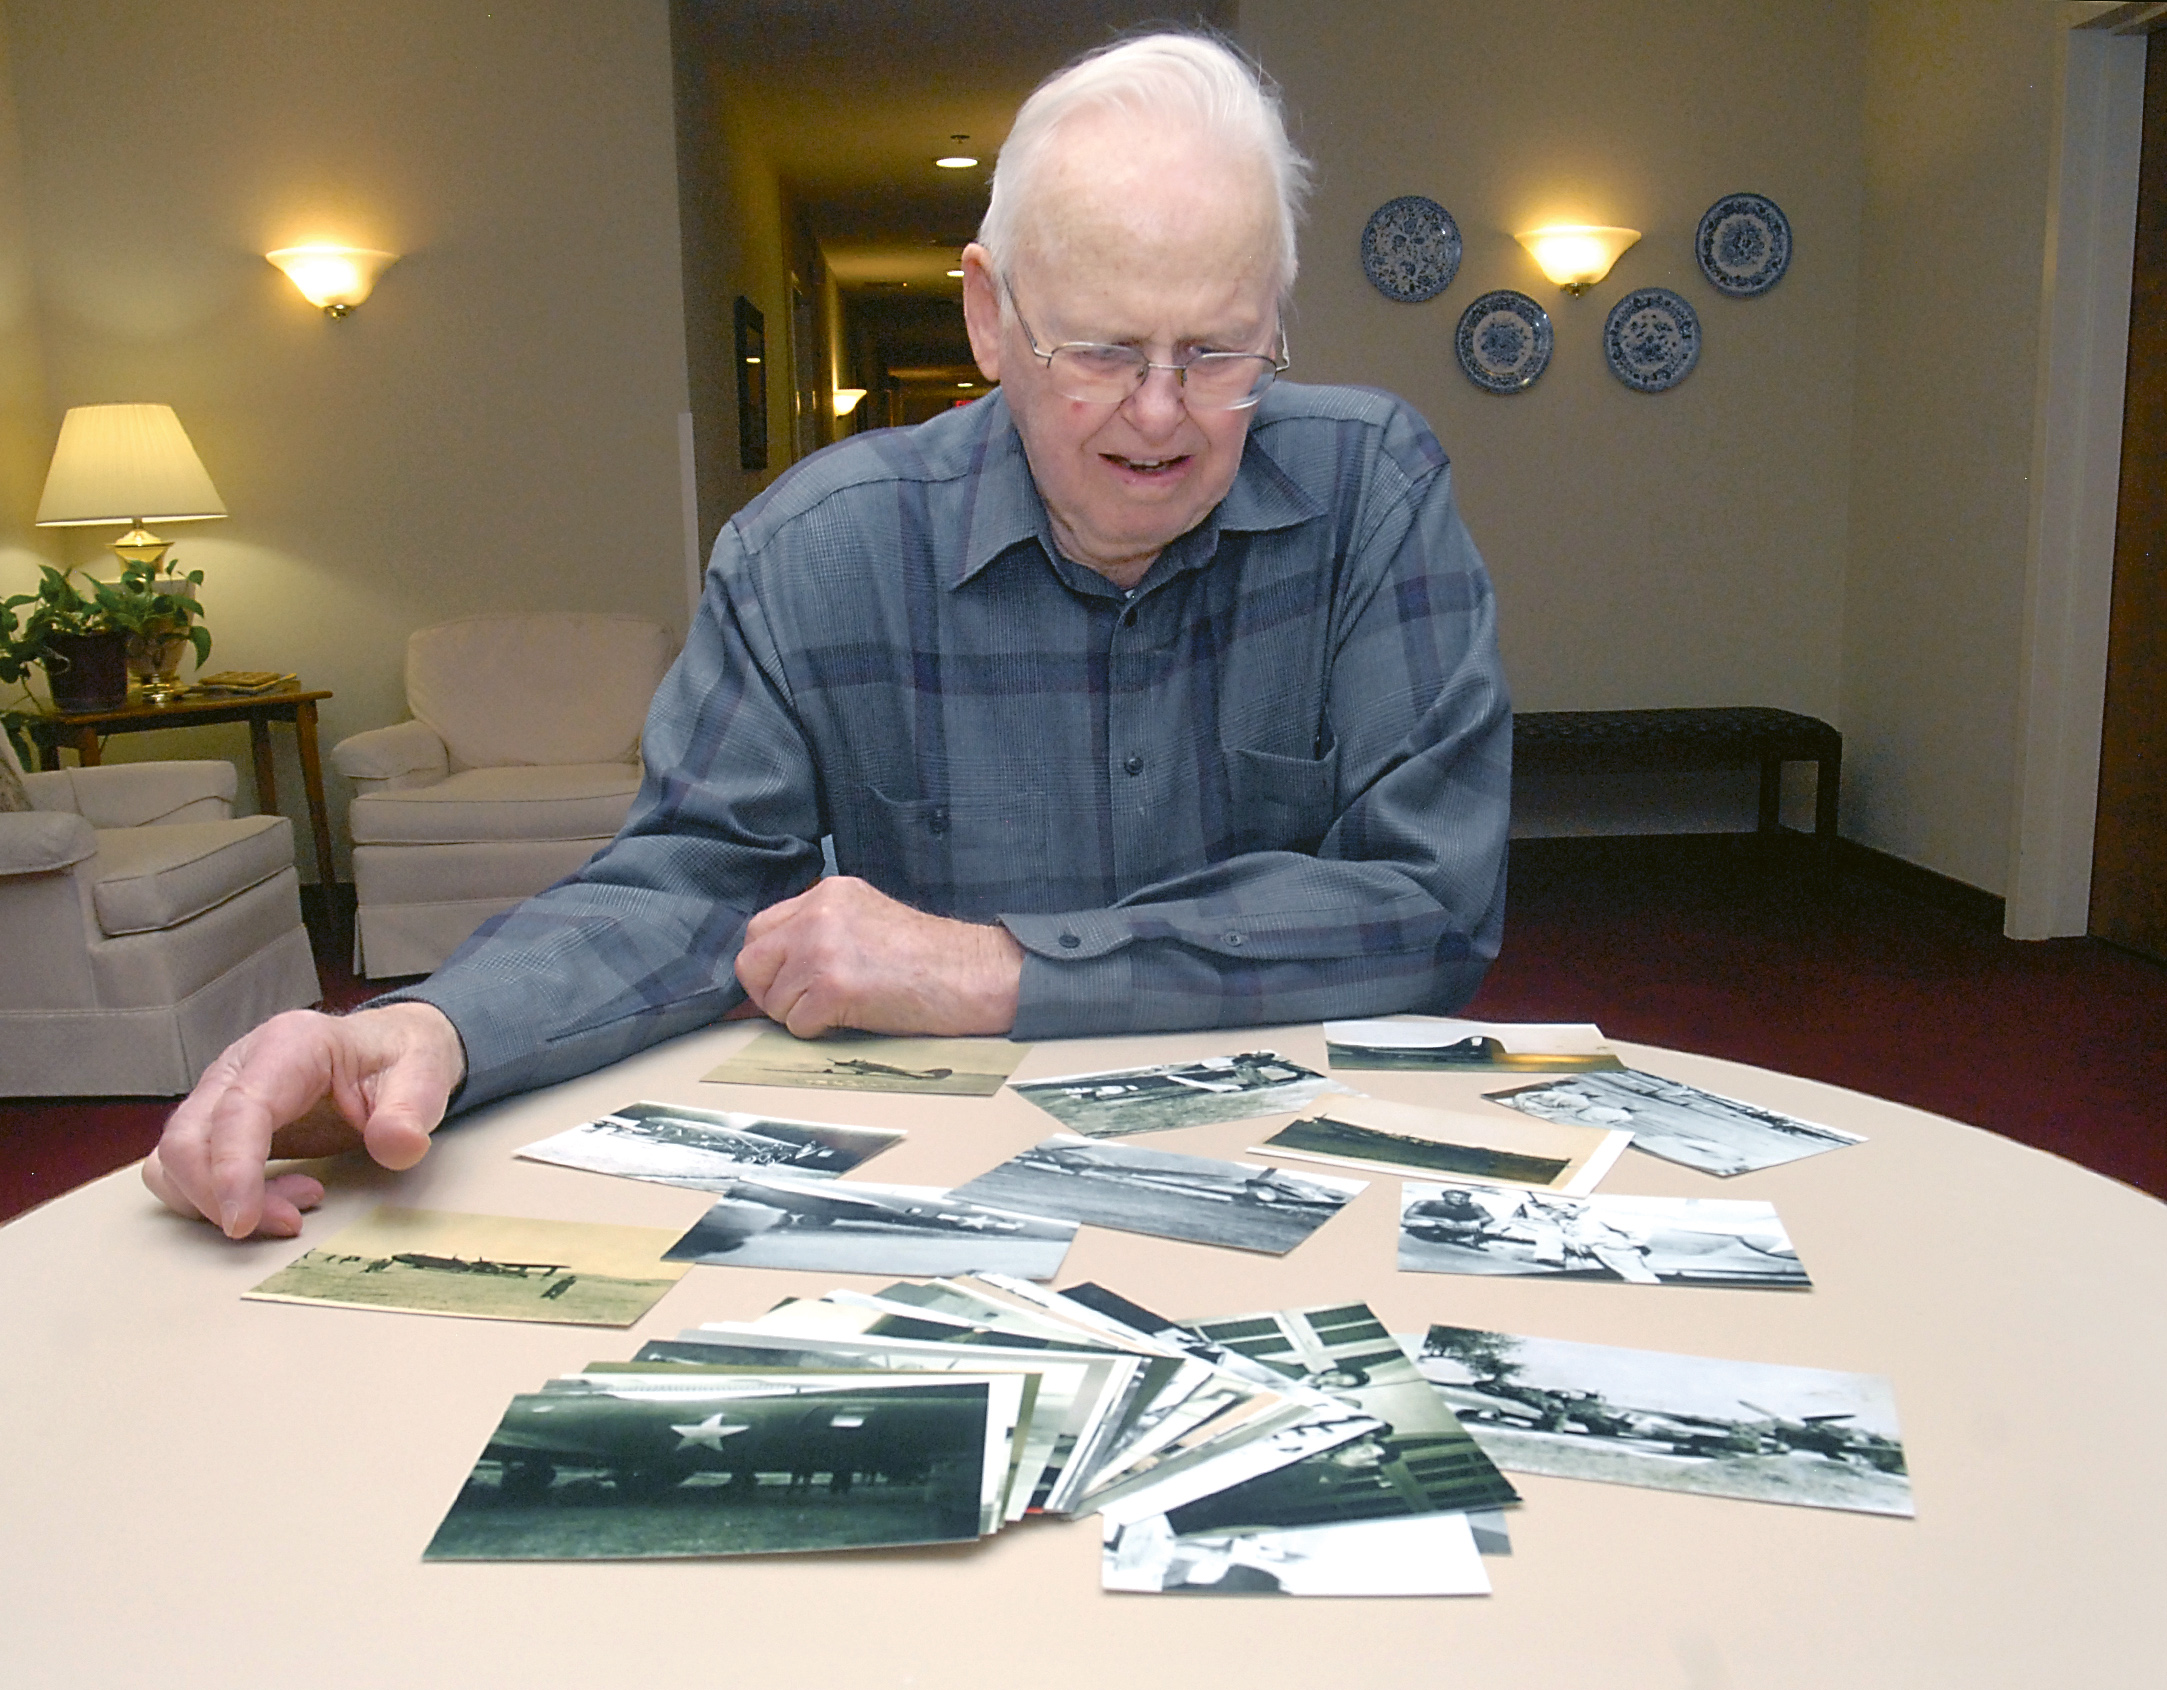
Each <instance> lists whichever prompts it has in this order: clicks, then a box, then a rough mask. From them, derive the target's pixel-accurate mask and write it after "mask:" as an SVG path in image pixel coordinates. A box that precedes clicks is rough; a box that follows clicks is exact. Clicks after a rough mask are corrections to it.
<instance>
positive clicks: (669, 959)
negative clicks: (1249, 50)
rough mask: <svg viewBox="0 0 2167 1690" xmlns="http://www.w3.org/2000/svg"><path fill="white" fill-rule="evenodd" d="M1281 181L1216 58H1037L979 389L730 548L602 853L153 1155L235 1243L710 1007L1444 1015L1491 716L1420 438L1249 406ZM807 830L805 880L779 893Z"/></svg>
mask: <svg viewBox="0 0 2167 1690" xmlns="http://www.w3.org/2000/svg"><path fill="white" fill-rule="evenodd" d="M1306 168H1307V167H1306V165H1305V164H1304V163H1303V161H1302V160H1301V159H1300V157H1299V156H1298V155H1297V154H1296V153H1295V152H1294V150H1293V148H1292V146H1291V145H1290V143H1289V142H1288V140H1287V137H1286V132H1285V128H1284V126H1283V124H1282V122H1281V119H1280V115H1279V111H1278V108H1277V105H1276V103H1275V101H1274V99H1273V97H1272V95H1271V94H1270V93H1269V92H1268V91H1267V90H1265V89H1264V88H1262V87H1260V85H1259V82H1258V79H1257V78H1256V76H1255V74H1254V73H1253V72H1252V71H1251V70H1250V69H1249V67H1247V66H1246V65H1244V64H1243V63H1242V61H1241V60H1240V59H1238V58H1237V57H1236V56H1235V55H1233V54H1232V53H1230V52H1228V51H1227V50H1226V49H1225V48H1224V47H1222V46H1220V45H1218V44H1217V43H1216V42H1213V41H1210V40H1207V39H1204V38H1201V37H1194V36H1184V35H1161V36H1151V37H1145V38H1142V39H1138V40H1132V41H1130V42H1127V43H1125V44H1122V45H1119V46H1116V47H1114V48H1112V49H1110V50H1108V51H1105V52H1103V53H1100V54H1098V55H1095V56H1093V57H1091V58H1088V59H1086V60H1084V61H1082V62H1080V63H1079V64H1077V65H1075V66H1072V67H1070V68H1069V69H1068V70H1066V71H1064V72H1062V73H1061V74H1059V75H1058V76H1056V77H1054V78H1052V79H1051V80H1049V81H1048V82H1047V83H1045V84H1044V85H1043V86H1041V87H1040V89H1039V90H1038V91H1037V92H1036V93H1035V94H1033V95H1032V97H1031V99H1030V100H1029V101H1028V102H1027V103H1026V105H1025V106H1024V108H1023V110H1022V111H1021V112H1020V113H1019V114H1018V116H1017V121H1016V124H1015V127H1014V129H1013V130H1012V131H1011V133H1010V136H1009V138H1008V141H1007V143H1006V144H1005V145H1004V147H1003V148H1002V152H1001V157H1000V162H999V167H998V170H997V172H996V175H995V180H994V188H993V195H992V200H991V203H990V206H989V209H988V211H987V215H986V220H985V224H984V227H983V228H982V229H981V231H980V239H979V241H978V242H976V243H975V244H973V245H971V246H970V247H968V248H966V249H965V251H964V255H963V266H964V314H965V318H966V322H967V325H968V328H969V332H970V338H971V347H972V351H973V354H974V355H975V357H976V358H977V361H978V363H979V365H980V367H981V368H982V369H983V370H984V371H985V373H986V376H987V378H988V379H989V380H990V381H995V382H998V383H999V384H1000V385H999V388H998V390H997V391H996V392H995V393H994V394H992V395H991V396H989V397H988V398H986V399H984V400H982V401H980V402H979V403H977V404H975V405H972V406H969V407H967V408H964V409H960V410H957V411H954V412H951V413H949V414H947V415H945V416H943V417H940V418H938V419H936V420H935V421H933V422H930V423H927V424H925V425H923V426H922V427H919V428H916V429H911V430H899V431H892V432H887V433H879V434H872V435H867V436H862V437H860V438H857V439H854V440H851V441H848V442H845V443H844V444H842V445H839V446H837V447H835V448H832V449H831V450H829V451H826V452H823V453H820V454H818V455H817V456H815V457H813V458H811V459H809V460H807V461H806V462H805V463H803V464H801V465H799V466H798V467H797V468H796V469H794V470H793V471H792V472H791V474H789V475H788V476H786V477H785V478H784V479H783V480H782V481H780V482H778V483H777V484H776V485H775V486H774V487H773V488H771V489H769V490H768V492H766V493H765V494H763V495H762V496H761V497H760V498H758V499H756V500H754V501H753V503H752V504H751V505H749V506H748V507H746V509H745V510H743V511H742V512H740V513H739V514H738V516H737V517H736V518H735V519H734V520H733V521H732V522H731V523H730V524H729V525H728V526H727V527H726V528H725V529H724V530H723V532H722V535H721V537H720V538H719V539H718V541H717V542H716V546H715V553H714V558H713V562H712V564H711V566H710V568H709V570H708V576H707V585H706V593H705V596H704V598H703V601H702V603H701V607H700V612H699V615H698V617H697V619H696V621H695V624H694V627H693V629H692V631H691V634H690V636H689V637H688V639H687V642H686V647H685V651H684V654H683V656H682V657H681V658H680V660H679V662H678V664H677V667H676V668H675V670H674V671H673V672H672V674H671V676H670V678H669V679H668V680H667V681H666V682H665V683H664V685H663V687H662V690H661V692H660V693H659V695H658V696H657V697H656V700H655V703H654V708H653V712H652V714H651V716H650V717H649V720H648V725H647V733H646V738H645V754H646V759H647V771H646V778H645V781H644V783H643V785H642V787H641V791H640V795H639V799H638V801H637V802H636V803H635V805H634V807H633V810H632V814H631V816H630V818H629V819H628V821H627V822H626V824H625V827H624V831H623V832H622V833H620V834H619V835H618V837H617V838H616V839H615V840H614V841H613V842H612V843H611V844H610V845H609V846H608V847H607V848H606V849H605V850H603V851H602V852H601V853H600V854H599V855H597V856H596V858H595V859H594V860H593V861H592V862H591V863H590V864H589V865H588V866H587V867H586V868H585V869H583V870H581V871H580V872H579V873H578V874H576V875H574V876H573V877H572V878H571V879H569V880H567V881H565V882H564V883H562V884H560V885H558V886H555V887H552V888H551V889H550V890H548V891H546V892H544V893H542V894H541V895H540V896H538V897H536V898H534V899H531V900H530V901H529V902H527V903H526V904H524V905H522V906H521V907H520V908H519V909H517V910H515V911H513V912H511V914H509V915H508V916H506V917H504V918H502V919H501V920H499V921H498V922H496V923H494V924H492V925H491V926H489V927H486V928H484V929H483V931H482V932H481V933H479V934H477V935H476V936H475V937H474V938H473V939H471V940H470V941H469V942H468V943H467V944H466V945H465V946H464V947H463V948H462V949H461V950H460V951H459V952H458V953H457V954H456V955H454V956H453V957H452V959H451V960H450V961H449V962H448V963H447V964H446V965H445V966H444V968H443V969H441V970H440V971H439V972H438V973H437V974H436V975H434V976H432V977H431V978H430V979H429V980H427V981H426V982H424V983H422V984H421V985H419V986H416V987H413V988H410V989H408V990H405V991H401V992H397V993H394V994H392V995H391V997H390V998H389V999H388V1000H385V1001H383V1002H381V1003H380V1004H379V1005H377V1006H372V1007H370V1008H368V1009H365V1010H362V1011H360V1012H359V1013H357V1014H354V1015H352V1016H348V1017H346V1018H344V1019H333V1018H329V1017H325V1016H320V1015H314V1014H307V1013H297V1014H293V1015H287V1016H281V1017H279V1018H278V1019H276V1020H274V1021H271V1022H268V1023H266V1024H265V1025H264V1026H263V1027H261V1028H259V1029H257V1031H255V1032H254V1033H252V1034H250V1035H249V1036H248V1037H247V1038H245V1039H242V1040H241V1041H240V1042H239V1043H237V1044H236V1045H235V1046H234V1047H233V1048H232V1049H231V1050H229V1051H227V1052H226V1053H225V1054H224V1055H223V1056H222V1057H220V1058H219V1060H218V1061H217V1063H216V1064H214V1065H213V1067H212V1068H211V1070H210V1071H209V1072H208V1073H206V1074H205V1076H204V1078H203V1080H202V1082H201V1083H200V1084H199V1085H198V1087H197V1088H196V1091H195V1092H194V1094H193V1095H192V1096H190V1097H189V1098H188V1099H187V1100H186V1101H185V1102H183V1103H182V1105H181V1106H180V1107H179V1108H178V1109H177V1110H176V1111H175V1113H174V1115H173V1118H172V1121H171V1122H170V1123H169V1125H168V1127H167V1129H166V1135H165V1140H164V1142H163V1144H162V1145H161V1146H160V1149H159V1151H158V1153H157V1154H156V1155H155V1156H153V1157H152V1159H151V1160H150V1162H149V1163H147V1164H146V1168H145V1176H146V1178H147V1180H148V1181H149V1183H150V1185H151V1187H152V1189H153V1190H154V1191H156V1192H157V1193H158V1194H159V1196H160V1197H162V1198H164V1199H165V1200H166V1201H167V1202H168V1203H170V1204H171V1205H172V1206H173V1207H175V1208H176V1209H179V1210H181V1211H182V1212H184V1213H190V1214H201V1215H203V1216H205V1217H207V1218H209V1219H211V1220H213V1221H215V1222H216V1223H217V1224H218V1225H220V1226H221V1227H222V1228H223V1229H224V1230H225V1231H226V1232H227V1233H229V1234H230V1235H232V1236H234V1237H245V1236H247V1235H249V1234H250V1233H253V1232H257V1231H261V1232H265V1233H273V1234H280V1235H290V1234H292V1233H294V1232H295V1231H297V1230H298V1229H299V1227H300V1224H301V1211H302V1210H304V1209H306V1208H308V1207H310V1206H311V1205H312V1204H313V1203H314V1202H315V1201H316V1200H317V1199H318V1198H319V1197H320V1196H321V1189H320V1187H318V1186H317V1184H316V1183H315V1182H314V1181H313V1180H310V1179H307V1178H306V1177H304V1176H301V1175H298V1174H292V1173H287V1174H279V1175H273V1176H270V1177H268V1178H267V1162H268V1159H269V1158H270V1157H271V1156H273V1155H274V1154H276V1155H281V1156H291V1155H307V1154H317V1153H321V1152H323V1151H325V1150H327V1149H330V1148H333V1147H338V1146H344V1145H350V1144H352V1143H354V1142H356V1140H357V1138H358V1140H359V1141H360V1142H362V1143H365V1144H366V1146H367V1148H368V1149H369V1151H370V1153H371V1154H372V1155H374V1156H375V1157H376V1158H377V1159H378V1160H379V1161H381V1162H383V1163H385V1164H387V1165H389V1166H392V1167H405V1166H407V1165H409V1164H411V1163H412V1162H414V1161H416V1160H417V1159H418V1158H419V1157H420V1156H421V1154H422V1153H423V1151H424V1150H425V1149H426V1148H427V1144H428V1134H429V1132H430V1131H431V1130H432V1129H433V1128H434V1127H435V1125H436V1124H437V1122H438V1121H439V1120H440V1119H441V1118H442V1117H443V1115H444V1113H445V1111H446V1108H447V1105H448V1103H449V1102H450V1101H451V1100H452V1099H453V1097H454V1094H456V1100H457V1106H458V1107H460V1108H471V1107H473V1106H474V1105H476V1104H479V1103H483V1102H486V1101H488V1100H489V1099H491V1098H494V1097H498V1096H501V1095H503V1094H505V1093H507V1092H511V1091H515V1090H519V1089H522V1088H525V1087H530V1086H535V1085H541V1084H546V1083H549V1082H551V1081H555V1080H561V1079H564V1078H567V1077H569V1076H571V1075H574V1074H579V1073H583V1072H586V1071H587V1070H590V1069H593V1068H596V1067H598V1066H600V1065H602V1064H604V1063H607V1062H611V1061H614V1060H616V1059H618V1058H619V1057H622V1056H625V1055H627V1054H628V1053H630V1052H632V1051H634V1050H637V1049H639V1048H641V1047H642V1046H644V1045H647V1044H650V1043H652V1042H654V1041H655V1040H658V1039H662V1038H667V1037H669V1036H671V1035H673V1034H676V1033H681V1032H684V1031H686V1030H687V1029H689V1028H693V1027H698V1026H702V1025H705V1024H708V1023H710V1022H713V1021H715V1020H716V1019H718V1018H720V1017H722V1016H724V1015H725V1014H729V1013H733V1012H743V1013H750V1012H752V1011H754V1010H757V1011H759V1012H761V1013H764V1014H766V1015H768V1016H769V1017H771V1018H773V1019H774V1020H776V1021H779V1022H781V1023H783V1024H785V1025H786V1026H788V1027H789V1028H790V1030H791V1031H792V1032H795V1033H798V1034H801V1035H807V1036H810V1035H815V1034H818V1033H821V1032H823V1031H826V1030H827V1029H829V1028H835V1027H855V1028H861V1029H865V1030H867V1031H871V1032H885V1033H919V1034H965V1033H981V1034H983V1033H1011V1032H1012V1033H1013V1034H1014V1035H1015V1036H1016V1037H1018V1038H1051V1037H1060V1036H1063V1035H1068V1034H1082V1033H1117V1032H1132V1031H1144V1030H1169V1029H1177V1028H1188V1027H1209V1026H1231V1025H1243V1024H1248V1025H1255V1024H1262V1023H1271V1022H1285V1021H1296V1020H1310V1019H1316V1018H1318V1017H1320V1016H1325V1015H1369V1014H1376V1013H1384V1012H1389V1011H1393V1010H1404V1009H1428V1010H1447V1009H1451V1008H1453V1007H1455V1006H1457V1005H1458V1004H1459V1003H1461V1002H1462V1001H1464V999H1465V998H1466V997H1467V996H1468V995H1469V994H1470V993H1471V992H1472V991H1473V990H1474V988H1475V986H1476V984H1477V983H1478V981H1479V980H1480V978H1481V975H1482V971H1483V968H1484V966H1485V965H1486V963H1487V962H1488V960H1489V959H1490V957H1492V956H1494V955H1495V953H1496V948H1497V936H1498V930H1499V925H1500V918H1501V906H1502V900H1503V868H1502V858H1503V846H1504V837H1505V824H1506V806H1507V788H1508V780H1509V770H1508V758H1509V745H1510V719H1509V715H1508V710H1507V705H1506V701H1505V695H1504V688H1503V683H1502V680H1501V677H1500V675H1499V671H1498V663H1497V656H1496V649H1495V641H1494V635H1493V629H1492V621H1491V597H1490V590H1489V584H1488V582H1487V580H1486V579H1485V577H1484V575H1483V572H1482V566H1481V562H1480V560H1479V559H1478V558H1477V557H1476V555H1475V552H1474V549H1473V547H1472V545H1471V544H1470V542H1469V541H1468V538H1467V535H1466V532H1465V530H1464V529H1463V528H1462V527H1461V524H1460V521H1459V518H1458V516H1457V514H1456V512H1455V510H1454V507H1453V502H1452V493H1451V483H1450V477H1449V472H1448V470H1447V467H1446V463H1445V458H1444V454H1443V453H1442V452H1441V451H1440V450H1439V449H1438V446H1437V443H1436V441H1435V440H1434V439H1433V438H1431V436H1430V434H1429V432H1428V431H1427V430H1426V429H1425V428H1424V427H1423V425H1422V423H1421V420H1420V419H1419V418H1417V417H1416V416H1414V415H1413V413H1412V412H1410V411H1409V410H1408V409H1407V408H1406V407H1405V406H1404V405H1401V404H1400V403H1398V402H1397V401H1395V400H1392V399H1390V398H1389V397H1386V396H1384V395H1381V394H1375V393H1364V392H1355V391H1349V390H1339V389H1331V388H1308V389H1304V388H1297V387H1293V386H1289V385H1284V384H1282V385H1274V377H1275V376H1276V375H1277V374H1278V372H1279V371H1280V370H1282V369H1284V368H1285V367H1286V363H1287V357H1286V335H1285V329H1284V326H1283V323H1282V318H1281V313H1282V309H1283V305H1284V301H1285V299H1286V295H1287V293H1288V290H1289V289H1290V287H1291V285H1292V283H1293V280H1294V271H1295V248H1294V224H1295V219H1296V216H1297V214H1298V209H1299V201H1300V197H1301V193H1302V189H1303V186H1304V177H1305V173H1306ZM829 835H832V837H833V840H834V846H835V853H836V858H837V862H838V864H839V866H840V868H841V870H842V872H841V874H839V875H834V876H830V877H828V878H825V879H821V878H819V873H820V866H821V856H820V847H819V843H818V842H819V841H820V840H821V839H822V837H823V836H829Z"/></svg>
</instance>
